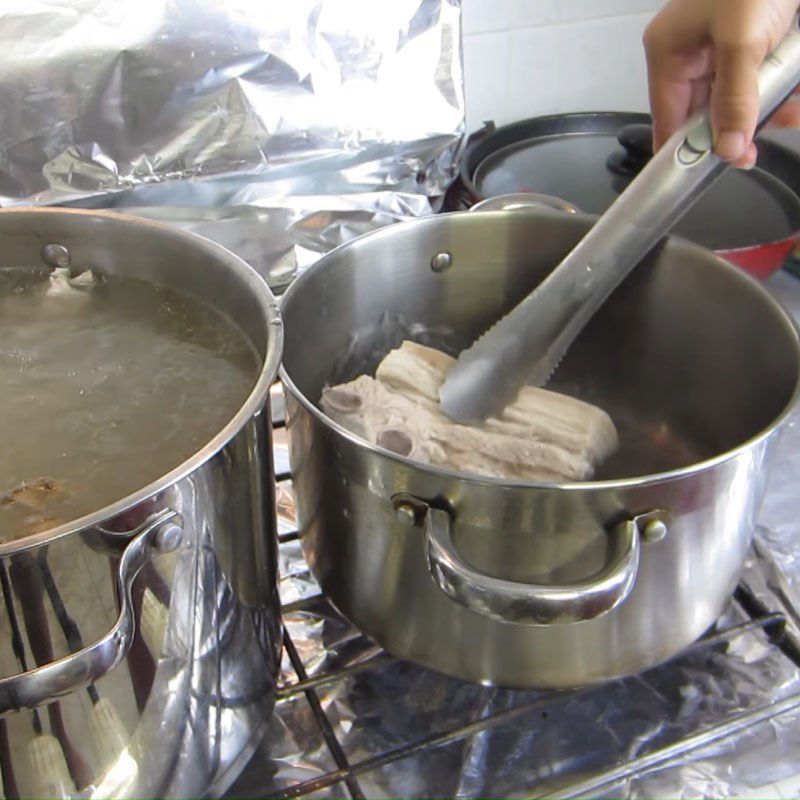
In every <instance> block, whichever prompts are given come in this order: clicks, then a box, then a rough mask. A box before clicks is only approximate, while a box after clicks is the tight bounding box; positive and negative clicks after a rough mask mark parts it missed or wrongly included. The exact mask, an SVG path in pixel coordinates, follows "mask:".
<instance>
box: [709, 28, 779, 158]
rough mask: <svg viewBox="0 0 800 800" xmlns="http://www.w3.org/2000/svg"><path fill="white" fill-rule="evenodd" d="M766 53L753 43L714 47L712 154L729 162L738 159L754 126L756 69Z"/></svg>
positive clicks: (755, 116) (742, 153)
mask: <svg viewBox="0 0 800 800" xmlns="http://www.w3.org/2000/svg"><path fill="white" fill-rule="evenodd" d="M765 56H766V49H765V48H764V47H762V46H761V45H759V44H758V43H755V42H743V43H735V44H722V45H716V46H715V48H714V71H715V78H714V86H713V89H712V92H711V122H712V127H713V129H714V151H715V152H716V153H717V155H719V156H721V157H722V158H724V159H727V160H729V161H735V160H737V159H739V158H741V157H742V156H743V155H744V154H745V152H746V150H747V148H748V146H749V145H750V143H751V142H752V140H753V134H754V133H755V129H756V124H757V123H758V101H759V98H758V69H759V67H760V66H761V62H762V61H763V59H764V57H765Z"/></svg>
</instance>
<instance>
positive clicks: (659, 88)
mask: <svg viewBox="0 0 800 800" xmlns="http://www.w3.org/2000/svg"><path fill="white" fill-rule="evenodd" d="M702 31H703V28H702V26H698V25H694V24H692V21H691V19H689V18H688V17H687V15H686V14H684V13H683V12H682V9H681V8H680V7H679V5H678V4H676V3H673V4H671V5H669V6H667V7H665V8H664V9H663V10H662V11H661V12H660V13H659V14H657V15H656V16H655V17H654V18H653V20H652V21H651V23H650V24H649V25H648V27H647V29H646V30H645V33H644V50H645V56H646V59H647V78H648V90H649V95H650V110H651V113H652V116H653V145H654V146H655V148H656V149H658V148H659V147H661V145H663V144H664V142H665V141H666V140H667V139H668V138H669V137H670V135H671V134H672V133H674V131H676V130H677V129H678V128H679V127H680V126H681V125H682V124H683V123H684V122H685V121H686V119H687V118H688V117H689V115H690V114H691V113H692V112H693V111H694V110H695V109H696V108H697V104H698V102H699V101H701V100H702V99H703V96H705V99H706V100H707V99H708V92H709V88H710V77H709V76H710V74H711V50H710V48H709V47H708V44H707V42H705V41H704V38H703V33H702ZM704 83H705V87H704V86H703V84H704Z"/></svg>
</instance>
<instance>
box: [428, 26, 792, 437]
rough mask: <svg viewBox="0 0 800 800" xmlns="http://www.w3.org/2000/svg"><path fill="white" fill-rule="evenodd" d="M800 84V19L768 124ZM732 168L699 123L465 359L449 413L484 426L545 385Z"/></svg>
mask: <svg viewBox="0 0 800 800" xmlns="http://www.w3.org/2000/svg"><path fill="white" fill-rule="evenodd" d="M799 83H800V29H798V21H797V18H795V21H794V23H793V25H792V28H791V29H790V31H789V32H788V33H787V34H786V36H785V37H784V38H783V39H782V40H781V42H780V43H779V44H778V46H777V47H776V48H775V49H774V50H773V51H772V53H771V54H770V55H769V56H768V57H767V59H766V60H765V61H764V63H763V64H762V66H761V68H760V70H759V75H758V85H759V93H760V115H759V125H763V123H764V122H766V121H767V120H768V119H769V118H770V117H771V116H772V114H773V113H774V112H775V110H776V109H777V108H778V107H779V106H780V105H781V104H782V103H783V101H784V100H786V98H787V97H788V96H789V95H790V94H791V93H792V91H793V90H794V89H795V87H796V86H797V85H798V84H799ZM729 167H730V165H729V164H728V163H727V162H725V161H723V160H722V159H721V158H719V156H717V155H716V154H715V153H713V152H712V132H711V116H710V112H709V111H708V110H706V111H704V112H702V113H699V114H697V115H695V116H694V117H693V118H692V119H690V120H689V122H688V123H687V124H686V125H684V127H683V128H681V129H680V130H679V131H677V132H676V133H675V134H674V135H673V136H672V137H671V138H670V139H669V141H667V143H666V144H665V145H664V146H663V147H662V148H661V149H660V150H659V151H658V152H657V153H656V154H655V156H654V157H653V158H652V159H651V161H650V162H649V163H648V164H647V166H645V168H644V169H643V170H642V171H641V172H640V173H639V175H637V177H636V178H635V179H634V180H633V181H632V182H631V183H630V185H629V186H628V188H627V189H626V190H625V191H624V192H623V193H622V194H621V195H620V196H619V198H618V199H617V200H616V201H615V202H614V204H613V205H612V206H611V207H610V208H609V209H608V211H606V213H605V214H604V215H603V216H602V217H601V218H600V219H599V220H598V222H597V223H596V224H595V225H594V226H593V227H592V229H591V230H590V231H589V233H588V234H586V236H585V237H584V238H583V239H582V240H581V241H580V242H579V243H578V245H577V246H576V247H575V248H574V249H573V250H572V251H571V252H570V253H569V254H568V255H567V256H566V258H564V260H563V261H562V262H561V263H560V264H559V265H558V266H557V267H556V268H555V270H553V272H551V273H550V274H549V275H548V276H547V278H545V280H544V281H542V283H541V284H539V286H538V287H537V288H536V289H535V290H534V291H533V292H532V293H531V294H529V295H528V296H527V297H526V298H525V299H524V300H523V301H522V302H520V303H519V304H518V305H517V306H516V307H515V308H514V309H513V310H512V311H511V312H510V313H509V314H507V315H506V316H505V317H503V318H502V319H501V320H500V321H499V322H497V323H496V324H495V325H494V326H492V327H491V328H490V329H489V330H488V331H487V332H486V333H484V334H483V335H482V336H481V337H480V338H479V339H477V340H476V341H475V343H474V344H473V345H472V346H471V347H470V348H469V349H467V350H464V351H463V352H462V353H461V355H460V356H459V358H458V360H457V362H456V365H455V366H454V367H453V369H452V371H451V372H450V374H449V375H448V377H447V380H446V381H445V382H444V385H443V386H442V389H441V392H440V403H441V408H442V410H443V411H444V412H445V413H446V414H447V415H448V416H450V417H451V418H452V419H455V420H458V421H461V422H477V421H480V420H482V419H485V418H486V417H488V416H494V415H497V414H499V413H500V412H502V410H503V409H504V408H505V407H506V406H507V405H508V404H509V403H510V402H511V401H513V400H514V398H515V397H516V396H517V394H518V392H519V390H520V389H521V388H522V387H523V386H525V385H533V386H541V385H543V384H545V383H546V382H547V381H548V380H549V378H550V376H551V374H552V373H553V370H555V368H556V367H557V366H558V364H559V362H560V361H561V359H562V357H563V356H564V354H565V353H566V351H567V348H569V346H570V345H571V344H572V342H573V341H574V340H575V338H576V337H577V336H578V334H579V333H580V332H581V331H582V330H583V328H584V327H585V326H586V324H587V323H588V321H589V320H590V319H591V317H592V316H593V315H594V314H595V312H597V310H598V309H599V308H600V307H601V306H602V305H603V303H604V302H605V301H606V300H607V299H608V297H609V295H610V294H611V293H612V292H613V291H614V290H615V289H616V288H617V286H618V285H619V284H620V283H621V282H622V280H623V279H624V278H625V277H626V276H627V275H628V273H630V271H631V270H632V269H633V268H634V267H635V266H636V264H638V263H639V262H640V261H641V260H642V258H643V257H644V256H645V255H647V253H648V252H649V251H650V250H651V249H652V247H653V246H654V245H656V244H657V243H658V241H659V240H660V239H661V238H662V237H663V236H664V235H665V234H666V233H667V232H668V231H669V230H670V228H672V226H673V225H674V224H675V223H676V222H677V221H678V220H679V219H680V218H681V217H682V216H683V214H685V213H686V211H688V209H689V208H690V207H691V206H692V205H693V204H694V202H695V201H696V200H697V199H698V198H699V197H700V195H702V194H703V192H705V191H706V190H707V189H708V188H709V187H710V186H711V185H712V184H713V183H714V182H715V181H716V180H717V179H719V177H720V176H721V175H722V174H723V173H724V172H725V171H726V170H727V169H729Z"/></svg>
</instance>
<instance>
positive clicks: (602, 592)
mask: <svg viewBox="0 0 800 800" xmlns="http://www.w3.org/2000/svg"><path fill="white" fill-rule="evenodd" d="M639 538H640V537H639V528H638V525H637V522H636V520H635V519H627V520H624V521H622V522H620V523H619V524H617V525H615V526H614V527H613V528H612V529H611V531H610V533H609V539H610V550H611V553H610V555H609V559H608V563H607V564H606V566H605V567H604V568H603V570H602V571H600V572H599V573H598V574H597V575H594V576H593V577H591V578H588V579H586V580H582V581H578V582H577V583H572V584H567V585H564V586H547V585H537V584H533V583H523V582H520V581H510V580H505V579H503V578H496V577H494V576H492V575H487V574H486V573H485V572H481V571H479V570H476V569H473V568H472V567H470V566H469V565H468V564H467V563H466V562H465V561H464V560H463V559H462V558H461V556H459V554H458V552H457V551H456V548H455V545H454V544H453V536H452V520H451V517H450V514H449V513H448V512H447V511H443V510H441V509H438V508H428V510H427V512H426V514H425V544H426V549H427V555H428V569H429V571H430V574H431V577H432V578H433V580H434V582H435V583H436V585H437V586H438V587H439V588H440V589H441V590H442V591H443V592H444V593H445V594H446V595H447V596H448V597H450V598H451V599H452V600H455V601H456V602H457V603H459V604H460V605H462V606H466V607H467V608H469V609H470V610H472V611H476V612H477V613H478V614H482V615H483V616H485V617H490V618H491V619H495V620H499V621H500V622H514V623H517V624H522V625H552V624H558V623H567V622H581V621H583V620H590V619H595V618H597V617H600V616H602V615H603V614H606V613H608V612H609V611H611V609H613V608H615V607H616V606H618V605H619V604H620V603H622V602H623V601H624V600H625V599H626V598H627V597H628V596H629V595H630V593H631V591H632V590H633V586H634V583H635V582H636V576H637V574H638V572H639V558H640V547H641V545H640V541H639Z"/></svg>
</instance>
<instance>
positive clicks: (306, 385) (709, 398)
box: [282, 209, 800, 480]
mask: <svg viewBox="0 0 800 800" xmlns="http://www.w3.org/2000/svg"><path fill="white" fill-rule="evenodd" d="M592 222H593V218H591V217H588V216H581V215H563V216H562V215H558V214H556V213H553V212H547V211H544V212H542V211H539V210H536V209H530V210H524V211H522V210H515V211H511V212H509V211H495V212H482V213H475V214H472V213H455V214H447V215H440V216H438V217H433V218H429V219H426V220H419V221H414V222H410V223H403V224H402V225H398V226H393V227H392V228H388V229H384V230H382V231H378V232H376V233H373V234H369V235H367V236H364V237H361V238H360V239H358V240H355V241H354V242H351V243H350V244H348V245H345V246H343V247H341V248H339V249H337V250H335V251H333V252H332V253H331V254H329V255H328V256H326V257H324V258H323V259H321V260H320V261H319V262H318V263H317V264H316V265H315V266H314V267H312V268H311V269H310V270H309V271H308V272H306V273H305V274H304V275H303V276H301V278H299V279H298V280H297V281H296V282H295V284H294V285H293V286H292V287H291V288H290V290H289V291H288V292H287V294H286V296H285V297H284V302H283V304H282V312H283V316H284V319H285V322H286V328H287V334H286V341H285V347H284V361H283V364H284V371H285V375H286V377H287V378H288V380H289V383H290V389H292V388H293V390H294V391H296V392H297V393H299V394H300V395H302V396H303V397H304V398H305V399H306V400H307V401H308V402H309V403H311V404H316V403H317V402H318V400H319V397H320V394H321V392H322V389H323V387H324V386H325V385H329V384H333V383H338V382H341V381H344V380H351V379H352V378H354V377H356V376H357V375H358V374H361V373H364V372H372V371H374V369H375V367H376V366H377V364H378V362H379V361H380V360H381V358H382V357H383V356H384V355H385V354H386V353H387V352H388V351H389V350H390V349H391V348H393V347H395V346H397V345H398V344H399V343H400V341H402V340H403V339H405V338H410V339H414V340H415V341H419V342H422V343H425V344H430V345H432V346H437V347H440V348H441V349H443V350H445V351H447V352H449V353H451V354H454V355H455V354H457V353H458V352H459V351H460V350H461V349H463V347H465V346H467V345H469V344H470V343H471V342H472V341H473V340H474V338H475V337H476V336H478V335H479V334H481V333H482V332H483V331H485V330H486V329H487V328H488V327H489V326H490V325H491V324H493V323H494V322H495V321H496V320H497V319H498V318H499V317H500V316H502V315H503V314H505V313H507V312H508V311H509V310H511V308H513V307H514V306H515V305H516V304H517V303H518V302H519V301H520V300H521V299H522V298H523V297H524V296H525V295H526V294H528V293H529V292H530V291H531V290H532V289H533V288H534V287H535V286H536V285H537V284H538V283H539V282H540V281H541V280H542V279H543V278H544V276H545V275H546V274H547V273H548V272H549V271H550V270H551V269H552V268H553V267H554V266H555V265H556V264H558V262H559V261H560V259H561V258H563V256H564V255H565V254H566V253H567V252H568V251H569V249H571V247H573V246H574V245H575V244H576V243H577V241H578V240H579V239H580V238H581V237H582V236H583V235H584V234H585V232H586V231H587V230H588V228H589V227H590V226H591V224H592ZM441 252H447V253H449V254H450V256H451V257H452V265H451V266H450V267H449V268H448V269H447V270H445V271H443V272H436V271H434V270H433V269H431V261H432V259H433V258H434V256H436V255H437V254H438V253H441ZM799 365H800V347H798V337H797V333H796V329H795V327H794V324H793V323H792V321H791V319H790V318H789V317H788V315H787V314H786V313H785V312H784V311H783V310H782V309H781V307H780V306H779V305H778V304H777V303H776V302H775V301H774V300H773V299H772V298H771V297H770V296H769V295H768V293H767V292H766V291H764V290H763V289H762V288H761V287H760V286H759V285H758V284H756V283H755V282H754V281H752V280H751V279H750V278H748V277H747V276H746V275H744V274H743V273H741V272H740V271H738V270H737V269H735V268H734V267H732V266H730V265H729V264H727V263H725V262H723V261H722V260H720V259H718V258H717V257H715V256H714V255H713V254H712V253H710V252H709V251H706V250H704V249H702V248H700V247H698V246H696V245H693V244H691V243H689V242H686V241H684V240H680V239H670V240H668V241H666V242H664V243H662V245H660V246H659V247H658V248H657V249H656V250H655V251H654V252H653V253H651V255H650V256H649V257H648V258H647V259H645V261H644V262H643V263H642V264H640V265H639V266H638V267H637V268H636V270H634V272H633V273H632V274H631V275H630V276H629V278H628V279H627V280H626V281H625V282H624V283H623V285H622V286H620V288H619V289H618V290H617V291H616V292H615V294H614V295H613V296H612V297H611V298H610V299H609V301H608V302H607V303H606V304H605V306H604V307H603V308H602V309H601V310H600V312H598V314H597V315H596V316H595V318H594V319H593V320H592V321H591V322H590V324H589V325H588V326H587V328H586V329H585V330H584V331H583V333H582V334H581V336H580V337H579V339H578V340H577V341H576V342H575V344H574V345H573V346H572V348H571V349H570V351H569V352H568V354H567V356H566V357H565V359H564V361H563V362H562V364H561V365H560V366H559V368H558V369H557V371H556V373H555V374H554V376H553V378H552V379H551V382H550V384H549V385H548V388H551V389H554V390H556V391H562V392H565V393H568V394H572V395H574V396H576V397H579V398H581V399H583V400H586V401H588V402H591V403H594V404H596V405H598V406H600V407H602V408H604V409H605V410H606V411H607V412H608V413H609V414H610V415H611V417H612V419H613V420H614V422H615V423H616V425H617V428H618V430H619V434H620V448H619V450H618V452H617V453H616V454H615V455H614V456H613V457H612V458H610V459H609V460H608V461H607V462H606V463H605V464H603V465H601V467H600V470H599V471H598V473H597V474H596V476H595V479H596V480H610V479H622V478H633V477H642V476H647V475H652V474H655V473H662V472H666V471H670V470H674V469H679V468H682V467H687V466H690V465H692V464H695V463H697V462H700V461H703V460H705V459H708V458H712V457H714V456H717V455H720V454H723V453H725V452H727V451H729V450H731V449H732V448H735V447H737V446H739V445H741V444H743V443H745V442H747V441H748V440H750V439H751V438H753V437H754V436H757V435H758V434H761V433H764V432H765V431H768V430H770V429H771V428H773V427H774V426H775V424H776V422H777V420H778V419H779V418H780V417H781V415H782V413H783V412H784V411H785V410H786V409H787V407H788V406H789V404H790V403H792V402H793V400H794V398H795V395H796V392H797V387H798V380H799V378H800V373H799V370H800V367H799ZM291 384H293V387H292V386H291ZM317 413H320V412H317Z"/></svg>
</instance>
